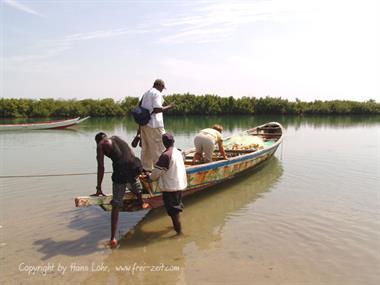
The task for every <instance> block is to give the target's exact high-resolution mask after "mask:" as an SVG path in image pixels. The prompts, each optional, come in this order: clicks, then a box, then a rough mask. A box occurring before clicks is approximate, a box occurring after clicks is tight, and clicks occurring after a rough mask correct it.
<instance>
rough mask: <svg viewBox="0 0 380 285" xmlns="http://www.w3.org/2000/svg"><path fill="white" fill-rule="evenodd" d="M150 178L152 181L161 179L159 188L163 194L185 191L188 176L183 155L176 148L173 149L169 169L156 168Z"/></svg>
mask: <svg viewBox="0 0 380 285" xmlns="http://www.w3.org/2000/svg"><path fill="white" fill-rule="evenodd" d="M150 178H151V179H152V180H156V179H157V178H158V179H159V180H158V186H160V189H161V191H162V192H172V191H182V190H185V189H186V187H187V176H186V168H185V163H184V161H183V156H182V153H181V152H180V151H179V150H178V149H177V148H176V147H173V153H172V156H171V160H170V164H169V168H168V169H162V168H157V167H156V166H155V167H154V168H153V170H152V174H151V176H150Z"/></svg>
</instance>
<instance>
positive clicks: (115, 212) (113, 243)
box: [110, 206, 120, 248]
mask: <svg viewBox="0 0 380 285" xmlns="http://www.w3.org/2000/svg"><path fill="white" fill-rule="evenodd" d="M119 211H120V210H119V208H118V207H114V206H112V212H111V240H110V247H111V248H116V247H117V244H118V242H117V239H116V237H115V236H116V230H117V225H118V223H119Z"/></svg>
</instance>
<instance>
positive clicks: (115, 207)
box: [92, 132, 149, 248]
mask: <svg viewBox="0 0 380 285" xmlns="http://www.w3.org/2000/svg"><path fill="white" fill-rule="evenodd" d="M95 141H96V144H97V148H96V159H97V162H98V172H97V186H96V193H95V194H93V195H92V196H105V195H104V193H103V191H102V181H103V176H104V156H107V157H109V158H110V159H111V160H112V167H113V173H112V195H113V199H112V201H111V205H112V213H111V240H110V246H111V248H115V247H116V246H117V243H118V242H117V240H116V238H115V235H116V229H117V225H118V221H119V211H120V208H121V207H122V206H123V197H124V193H125V190H126V188H127V187H128V189H129V190H130V191H131V192H133V193H134V194H135V195H136V197H137V199H138V201H139V203H140V205H141V207H142V208H144V209H145V208H147V207H149V205H148V204H147V203H144V202H143V199H142V194H141V189H142V187H141V184H140V181H139V180H138V176H139V175H140V174H141V171H142V167H141V161H140V159H138V158H137V157H136V156H135V155H134V153H133V151H132V149H131V148H130V147H129V146H128V144H127V143H126V142H125V141H124V140H122V139H121V138H119V137H117V136H112V137H110V138H109V137H107V135H106V134H105V133H102V132H100V133H98V134H97V135H96V136H95Z"/></svg>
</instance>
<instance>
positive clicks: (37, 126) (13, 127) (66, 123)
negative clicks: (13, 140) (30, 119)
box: [0, 117, 90, 131]
mask: <svg viewBox="0 0 380 285" xmlns="http://www.w3.org/2000/svg"><path fill="white" fill-rule="evenodd" d="M88 118H90V117H85V118H82V119H81V118H80V117H77V118H73V119H68V120H59V121H50V122H43V123H25V124H0V131H18V130H46V129H64V128H68V127H71V126H74V125H77V124H80V123H82V122H84V121H85V120H87V119H88Z"/></svg>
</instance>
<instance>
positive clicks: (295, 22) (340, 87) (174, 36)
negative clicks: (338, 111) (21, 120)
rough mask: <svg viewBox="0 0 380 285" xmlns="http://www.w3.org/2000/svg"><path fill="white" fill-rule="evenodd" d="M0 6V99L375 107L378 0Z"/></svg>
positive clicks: (122, 0)
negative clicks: (192, 98) (205, 99)
mask: <svg viewBox="0 0 380 285" xmlns="http://www.w3.org/2000/svg"><path fill="white" fill-rule="evenodd" d="M0 2H1V6H0V9H1V14H0V19H1V20H0V24H1V46H0V48H1V58H0V64H1V82H0V83H1V94H0V97H6V98H10V97H12V98H65V99H69V98H77V99H83V98H114V99H115V100H119V99H122V98H124V97H125V96H140V95H141V94H142V93H143V92H145V91H146V90H147V89H148V88H150V87H151V85H152V83H153V81H154V79H155V78H162V79H164V80H165V82H166V85H167V90H166V91H165V93H166V94H172V93H185V92H190V93H193V94H199V95H200V94H217V95H220V96H235V97H241V96H255V97H265V96H267V95H269V96H272V97H282V98H287V99H290V100H294V99H295V98H299V99H301V100H304V101H313V100H315V99H320V100H329V99H350V100H359V101H363V100H368V99H371V98H372V99H375V100H377V101H380V28H379V27H380V23H379V22H380V20H379V19H380V1H378V0H243V1H177V0H176V1H153V0H151V1H137V0H136V1H126V0H119V1H112V0H111V1H109V0H100V1H98V0H89V1H86V0H80V1H74V0H52V1H48V0H44V1H39V0H38V1H37V0H36V1H21V0H17V1H16V0H0Z"/></svg>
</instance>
